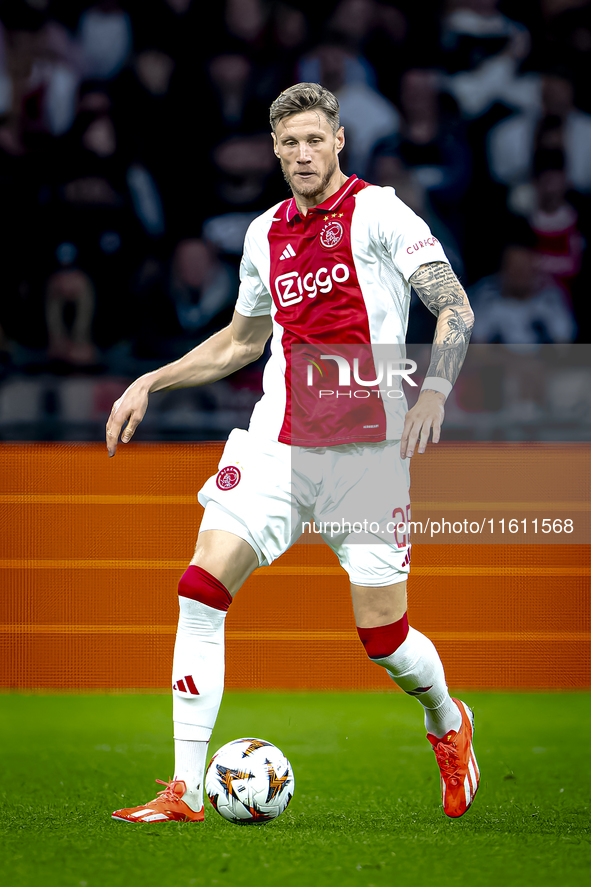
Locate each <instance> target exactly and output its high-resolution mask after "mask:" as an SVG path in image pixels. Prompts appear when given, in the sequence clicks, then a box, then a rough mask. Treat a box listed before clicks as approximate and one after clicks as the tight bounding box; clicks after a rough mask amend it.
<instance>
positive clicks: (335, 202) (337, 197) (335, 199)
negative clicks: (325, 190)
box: [285, 174, 359, 222]
mask: <svg viewBox="0 0 591 887" xmlns="http://www.w3.org/2000/svg"><path fill="white" fill-rule="evenodd" d="M357 182H359V178H358V177H357V176H356V175H355V174H353V175H352V176H349V178H348V179H347V181H346V182H345V183H344V184H343V185H341V187H340V188H339V190H338V191H337V192H336V194H331V196H330V197H329V198H328V199H327V200H325V201H324V203H320V204H319V205H318V206H312V207H310V209H309V210H308V212H320V213H325V212H331V211H332V210H335V209H336V208H337V206H339V204H340V203H342V201H343V200H344V199H345V197H346V196H347V195H348V194H350V193H351V191H352V190H353V188H354V187H355V185H356V184H357ZM296 216H298V218H302V217H301V216H300V213H299V210H298V207H297V204H296V202H295V197H292V198H291V200H288V201H287V209H286V212H285V221H286V222H291V221H292V219H295V217H296Z"/></svg>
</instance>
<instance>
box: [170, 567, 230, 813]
mask: <svg viewBox="0 0 591 887" xmlns="http://www.w3.org/2000/svg"><path fill="white" fill-rule="evenodd" d="M231 600H232V599H231V597H230V595H229V594H228V592H227V590H226V588H225V587H224V586H223V585H222V584H221V582H219V581H218V580H217V579H216V578H215V577H214V576H212V575H211V574H210V573H208V572H207V571H206V570H203V569H201V567H197V566H190V567H189V568H188V569H187V570H186V572H185V573H184V575H183V576H182V578H181V580H180V582H179V609H180V613H179V623H178V628H177V635H176V643H175V649H174V661H173V671H172V682H173V683H172V695H173V720H174V739H175V774H174V778H175V779H177V780H183V781H184V782H185V784H186V786H187V791H186V793H185V794H184V795H183V800H184V801H185V802H186V803H187V804H188V805H189V806H190V807H191V808H192V809H194V810H200V809H201V807H202V806H203V779H204V772H205V764H206V758H207V747H208V743H209V739H210V736H211V733H212V730H213V727H214V724H215V720H216V717H217V713H218V710H219V707H220V703H221V701H222V694H223V691H224V623H225V619H226V612H227V610H228V607H229V606H230V603H231Z"/></svg>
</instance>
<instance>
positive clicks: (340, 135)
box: [335, 126, 345, 154]
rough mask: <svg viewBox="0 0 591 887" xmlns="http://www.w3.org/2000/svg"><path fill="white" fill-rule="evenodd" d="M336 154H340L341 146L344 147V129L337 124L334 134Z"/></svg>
mask: <svg viewBox="0 0 591 887" xmlns="http://www.w3.org/2000/svg"><path fill="white" fill-rule="evenodd" d="M335 140H336V147H337V154H340V153H341V151H342V150H343V148H344V147H345V129H344V127H342V126H339V128H338V129H337V134H336V136H335Z"/></svg>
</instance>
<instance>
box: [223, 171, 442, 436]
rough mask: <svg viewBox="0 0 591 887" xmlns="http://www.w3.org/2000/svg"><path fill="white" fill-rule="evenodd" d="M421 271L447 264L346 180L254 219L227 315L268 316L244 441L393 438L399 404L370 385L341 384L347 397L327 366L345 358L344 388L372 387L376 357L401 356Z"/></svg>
mask: <svg viewBox="0 0 591 887" xmlns="http://www.w3.org/2000/svg"><path fill="white" fill-rule="evenodd" d="M427 262H447V258H446V256H445V253H444V251H443V249H442V247H441V244H440V243H439V241H438V240H437V239H436V238H435V237H433V235H432V234H431V232H430V230H429V228H428V226H427V225H426V223H425V222H424V221H423V220H422V219H420V218H419V217H418V216H417V215H416V214H415V213H414V212H413V211H412V210H411V209H409V208H408V207H407V206H406V205H405V204H404V203H402V201H401V200H399V198H398V197H396V194H395V192H394V189H393V188H382V187H378V186H376V185H369V184H367V183H366V182H363V181H362V180H361V179H358V178H357V176H355V175H353V176H351V177H350V178H349V179H347V181H346V182H345V184H344V185H343V186H342V187H341V188H340V190H339V191H337V192H336V194H333V195H332V196H331V197H330V198H329V199H328V200H326V201H325V202H324V203H322V204H320V205H319V206H316V207H313V208H312V209H309V210H308V213H307V215H306V216H301V215H300V213H299V212H298V209H297V206H296V202H295V200H294V198H293V197H292V198H291V199H289V200H285V201H283V202H282V203H279V204H277V205H276V206H274V207H272V208H271V209H270V210H268V211H267V212H265V213H263V215H261V216H259V217H258V218H256V219H255V220H254V221H253V222H252V223H251V225H250V227H249V229H248V231H247V234H246V239H245V245H244V254H243V257H242V263H241V267H240V280H241V283H240V291H239V295H238V301H237V303H236V310H237V312H238V313H239V314H242V315H243V316H244V317H260V316H261V315H264V314H270V315H271V318H272V321H273V335H272V340H271V357H270V358H269V361H268V363H267V365H266V367H265V371H264V376H263V391H264V394H263V397H262V399H261V400H260V401H259V402H258V403H257V404H256V406H255V408H254V411H253V414H252V418H251V422H250V427H249V430H250V431H252V432H253V433H256V434H258V435H259V436H263V437H267V438H271V439H273V440H278V441H281V442H282V443H286V444H294V445H299V446H335V445H338V444H346V443H354V442H356V443H369V442H376V441H382V440H396V439H398V438H400V437H401V436H402V429H403V426H404V416H405V413H406V409H407V408H406V401H405V399H404V397H403V396H402V392H400V396H399V398H398V399H390V398H388V397H385V396H380V391H379V390H378V389H379V387H380V386H379V383H377V382H376V384H375V385H373V386H371V385H370V384H369V381H366V382H362V383H361V387H360V386H359V385H357V389H358V390H356V388H355V384H354V383H351V374H350V373H349V377H348V378H349V384H348V385H347V379H346V377H345V376H343V375H342V374H341V366H340V363H339V358H338V356H337V355H338V353H339V351H338V349H339V346H342V347H343V348H353V350H354V353H356V354H358V355H359V358H358V360H357V359H356V360H355V373H354V378H355V379H360V378H361V379H364V380H372V379H376V380H377V379H378V375H377V373H376V375H372V373H374V372H376V370H375V365H374V364H375V363H376V361H375V360H374V358H375V354H376V351H377V350H379V348H378V349H376V346H382V348H383V346H385V345H392V346H397V347H398V353H400V351H401V349H403V346H404V342H405V338H406V329H407V325H408V311H409V305H410V290H411V288H410V284H409V278H410V277H411V276H412V274H413V273H414V272H415V271H416V270H417V268H419V267H420V266H421V265H424V264H425V263H427ZM355 349H357V350H355ZM341 353H343V352H342V351H341ZM345 353H346V354H349V352H345ZM402 353H403V352H402ZM372 355H373V358H372ZM314 374H315V380H318V381H319V384H320V386H321V388H322V390H321V391H320V393H319V386H318V384H316V381H315V387H310V386H311V383H312V377H313V375H314ZM331 392H332V395H331Z"/></svg>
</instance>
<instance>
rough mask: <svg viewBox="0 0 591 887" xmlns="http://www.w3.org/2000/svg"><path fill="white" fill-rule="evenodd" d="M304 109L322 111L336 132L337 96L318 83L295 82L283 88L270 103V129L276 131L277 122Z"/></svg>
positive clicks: (337, 118) (337, 124)
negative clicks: (293, 84)
mask: <svg viewBox="0 0 591 887" xmlns="http://www.w3.org/2000/svg"><path fill="white" fill-rule="evenodd" d="M304 111H322V113H323V114H324V116H325V117H326V119H327V120H328V123H329V124H330V128H331V129H332V131H333V132H334V133H335V134H336V132H337V130H338V128H339V126H340V121H339V103H338V100H337V97H336V96H335V95H333V93H332V92H330V91H329V90H328V89H325V88H324V86H321V85H320V84H319V83H296V84H295V86H290V87H289V88H288V89H286V90H284V91H283V92H282V93H281V95H280V96H278V97H277V98H276V99H275V101H274V102H273V104H272V105H271V108H270V112H269V119H270V122H271V129H272V130H273V132H276V130H277V125H278V123H280V122H281V121H282V120H283V119H284V118H285V117H290V116H291V115H292V114H301V113H303V112H304Z"/></svg>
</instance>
